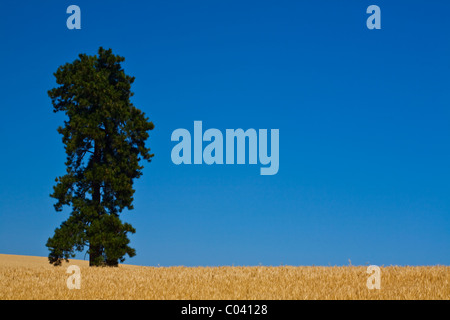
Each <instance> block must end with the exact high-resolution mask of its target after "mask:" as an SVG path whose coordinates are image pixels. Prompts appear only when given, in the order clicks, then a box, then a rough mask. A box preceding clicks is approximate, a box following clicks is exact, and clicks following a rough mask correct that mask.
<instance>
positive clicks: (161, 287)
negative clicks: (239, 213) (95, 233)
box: [0, 254, 450, 300]
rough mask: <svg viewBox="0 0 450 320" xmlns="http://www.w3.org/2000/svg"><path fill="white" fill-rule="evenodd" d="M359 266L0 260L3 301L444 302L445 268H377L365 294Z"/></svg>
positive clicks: (448, 274)
mask: <svg viewBox="0 0 450 320" xmlns="http://www.w3.org/2000/svg"><path fill="white" fill-rule="evenodd" d="M71 264H74V265H78V266H79V267H80V269H81V289H79V290H77V289H72V290H69V289H68V288H67V285H66V281H67V278H68V277H69V276H70V274H67V273H66V269H67V267H68V266H69V265H71ZM366 270H367V268H366V267H364V266H343V267H293V266H279V267H265V266H258V267H141V266H132V265H120V266H119V267H118V268H89V266H88V263H87V261H82V260H71V261H70V263H68V264H67V263H66V264H63V266H61V267H53V266H51V265H49V264H48V261H47V258H44V257H29V256H15V255H2V254H0V299H1V300H7V299H58V300H60V299H120V300H122V299H151V300H155V299H157V300H163V299H171V300H178V299H180V300H184V299H192V300H204V299H219V300H222V299H236V300H241V299H248V300H253V299H258V300H259V299H263V300H264V299H268V300H278V299H283V300H297V299H446V300H448V299H449V298H450V283H449V280H450V267H448V266H432V267H425V266H423V267H422V266H419V267H398V266H389V267H381V289H379V290H376V289H374V290H369V289H368V288H367V286H366V282H367V278H368V277H369V274H367V273H366Z"/></svg>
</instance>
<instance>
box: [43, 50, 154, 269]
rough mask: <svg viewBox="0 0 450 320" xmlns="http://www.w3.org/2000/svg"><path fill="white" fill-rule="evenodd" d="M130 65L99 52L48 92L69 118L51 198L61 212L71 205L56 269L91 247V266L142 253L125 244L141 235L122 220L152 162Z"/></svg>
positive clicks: (59, 77)
mask: <svg viewBox="0 0 450 320" xmlns="http://www.w3.org/2000/svg"><path fill="white" fill-rule="evenodd" d="M124 60H125V59H124V58H123V57H120V56H117V55H114V54H113V53H112V51H111V49H109V50H105V49H103V48H102V47H100V48H99V50H98V55H95V56H88V55H86V54H80V55H79V58H78V59H76V60H75V61H74V62H72V63H66V64H65V65H63V66H61V67H59V68H58V70H57V71H56V72H55V73H54V75H55V77H56V82H57V84H58V85H59V86H58V87H56V88H54V89H52V90H49V91H48V95H49V96H50V98H51V99H52V104H53V107H54V110H53V111H54V112H59V111H63V112H64V113H65V114H66V115H67V116H68V118H69V119H68V121H64V124H65V126H64V127H59V128H58V132H59V133H60V134H62V136H63V137H62V141H63V143H64V145H65V150H66V154H67V161H66V163H65V164H66V166H67V173H66V174H65V175H64V176H61V177H58V178H56V182H57V183H56V185H55V186H54V187H53V190H54V192H53V193H52V194H51V195H50V196H51V197H53V198H55V199H56V200H57V203H56V204H55V205H54V207H55V209H56V211H62V207H63V206H64V205H67V206H71V208H72V212H71V215H70V217H69V218H68V219H67V220H66V221H64V222H63V223H62V224H61V226H60V227H59V228H57V229H56V230H55V234H54V236H53V237H52V238H49V239H48V241H47V244H46V246H47V247H48V248H49V250H50V253H49V256H48V258H49V262H50V263H51V264H54V265H60V264H61V261H62V259H65V260H66V261H68V259H69V258H73V257H74V256H75V250H76V251H83V250H84V248H85V246H89V247H88V250H87V253H89V265H90V266H105V265H106V266H117V265H118V263H119V261H120V262H123V261H124V260H125V258H124V256H125V254H128V256H130V257H133V256H134V255H135V254H136V252H135V250H134V249H133V248H131V247H129V246H128V244H129V242H130V240H129V239H128V237H127V233H128V232H130V233H135V229H134V228H133V227H132V226H131V225H130V224H128V223H122V221H121V220H120V219H119V213H121V212H122V210H123V209H124V208H127V209H129V210H131V209H133V206H132V202H133V194H134V191H135V190H134V189H133V179H135V178H138V177H140V176H141V175H142V171H141V170H142V169H143V166H140V164H139V162H140V160H142V159H144V160H147V161H149V162H150V161H151V158H152V157H153V154H150V149H149V148H146V146H145V141H146V140H147V138H148V137H149V134H148V131H150V130H152V129H153V127H154V125H153V123H152V122H149V119H148V118H147V117H146V116H145V114H144V113H143V112H142V111H140V110H139V109H137V108H136V107H135V106H134V105H133V104H132V103H131V102H130V97H131V96H133V93H132V92H131V91H130V89H131V84H132V83H133V82H134V77H130V76H128V75H126V74H125V72H124V70H123V69H122V67H121V64H120V63H121V62H123V61H124Z"/></svg>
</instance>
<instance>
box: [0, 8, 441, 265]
mask: <svg viewBox="0 0 450 320" xmlns="http://www.w3.org/2000/svg"><path fill="white" fill-rule="evenodd" d="M71 4H76V5H78V6H80V8H81V27H82V29H81V30H68V29H67V28H66V19H67V17H68V16H69V15H68V14H66V8H67V7H68V6H69V5H71ZM371 4H376V5H378V6H379V7H380V8H381V30H368V29H367V27H366V19H367V18H368V16H369V15H368V14H366V9H367V7H368V6H369V5H371ZM448 12H450V3H448V2H446V1H379V0H377V1H364V0H363V1H361V0H358V1H356V0H355V1H324V0H319V1H234V0H227V1H206V0H205V1H146V2H144V1H142V2H138V1H128V2H123V1H74V2H68V1H45V2H36V1H22V2H20V3H19V2H8V3H4V4H3V5H2V14H1V19H0V39H1V45H2V50H0V58H1V61H2V76H1V77H0V88H1V95H0V106H1V108H2V114H3V121H2V125H1V126H0V145H1V150H2V151H1V157H0V253H9V254H26V255H39V256H46V255H47V254H48V251H47V248H46V247H45V243H46V241H47V239H48V237H50V236H52V235H53V231H54V229H55V228H56V227H58V226H59V225H60V223H61V222H62V221H63V220H65V219H66V218H67V217H68V214H69V213H70V211H69V210H65V211H64V212H63V213H57V212H55V211H54V209H53V203H54V201H53V199H52V198H50V197H49V194H50V193H51V192H52V186H53V185H54V183H55V182H54V179H55V177H57V176H60V175H62V174H64V172H65V167H64V161H65V153H64V148H63V144H62V141H61V136H60V135H59V134H58V133H57V131H56V128H57V127H58V126H59V125H62V124H63V120H64V119H65V118H64V115H62V114H54V113H53V112H52V105H51V101H50V99H49V98H48V96H47V90H49V89H51V88H53V87H54V86H56V83H55V79H54V77H53V72H54V71H56V69H57V68H58V66H60V65H62V64H64V63H66V62H71V61H73V60H75V59H76V58H77V55H78V54H79V53H87V54H95V53H96V52H97V50H98V47H99V46H103V47H105V48H112V49H113V52H114V53H116V54H119V55H121V56H124V57H125V58H126V61H125V63H124V64H123V66H124V68H125V71H126V73H127V74H130V75H132V76H135V77H136V81H135V83H134V84H133V87H132V89H133V91H134V92H135V96H134V97H133V103H134V104H135V105H136V106H137V107H138V108H140V109H141V110H143V111H144V112H145V113H146V114H147V115H148V116H149V117H150V119H151V120H152V121H153V122H154V124H155V129H154V130H153V131H152V132H151V136H150V139H149V143H148V146H149V147H150V148H151V149H152V152H154V153H155V157H154V160H153V161H152V163H150V164H146V165H145V169H144V175H143V176H142V177H141V178H140V179H139V180H138V181H136V184H135V186H136V194H135V202H134V207H135V209H134V210H132V211H129V212H128V211H125V212H123V213H122V216H121V217H122V219H123V220H124V221H126V222H129V223H131V224H132V225H133V226H134V227H135V228H136V229H137V232H136V234H134V235H132V236H131V237H130V238H131V246H132V247H134V248H136V250H137V256H136V257H134V258H132V259H127V260H126V263H132V264H140V265H158V264H159V265H163V266H166V265H187V266H197V265H232V264H234V265H258V264H263V265H280V264H288V265H346V264H348V260H349V259H350V260H351V262H352V264H354V265H357V264H358V265H363V264H366V263H370V264H376V265H391V264H392V265H434V264H446V265H448V264H450V197H449V194H450V183H449V181H450V165H449V163H450V148H449V146H450V126H449V124H450V112H449V107H450V90H449V88H450V77H449V74H450V59H449V57H450V40H449V34H450V26H449V24H448V22H447V15H448ZM195 120H201V121H203V128H204V130H205V129H208V128H217V129H219V130H221V131H222V132H225V129H237V128H243V129H248V128H255V129H279V130H280V169H279V172H278V174H276V175H274V176H261V175H260V174H259V168H260V165H213V166H208V165H205V164H204V165H180V166H176V165H174V164H173V163H172V162H171V149H172V148H173V146H174V145H175V143H174V142H172V141H171V139H170V137H171V134H172V132H173V131H174V130H175V129H177V128H186V129H188V130H190V131H191V132H193V123H194V121H195ZM78 257H79V258H83V254H80V255H79V256H78ZM86 258H87V257H86Z"/></svg>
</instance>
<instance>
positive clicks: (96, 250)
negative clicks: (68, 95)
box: [89, 141, 103, 267]
mask: <svg viewBox="0 0 450 320" xmlns="http://www.w3.org/2000/svg"><path fill="white" fill-rule="evenodd" d="M94 144H95V146H94V159H93V160H94V164H97V163H100V160H101V150H100V147H99V146H98V143H97V142H96V141H94ZM100 201H101V194H100V183H99V182H98V181H93V183H92V203H93V205H94V206H95V209H96V210H97V213H98V216H100ZM101 255H102V247H101V244H92V243H89V266H90V267H91V266H100V265H102V264H103V261H102V260H103V259H101V258H102V257H101Z"/></svg>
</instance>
